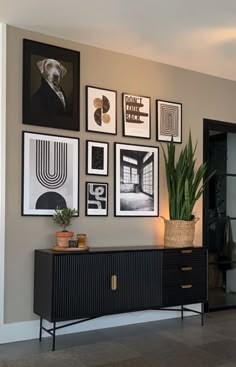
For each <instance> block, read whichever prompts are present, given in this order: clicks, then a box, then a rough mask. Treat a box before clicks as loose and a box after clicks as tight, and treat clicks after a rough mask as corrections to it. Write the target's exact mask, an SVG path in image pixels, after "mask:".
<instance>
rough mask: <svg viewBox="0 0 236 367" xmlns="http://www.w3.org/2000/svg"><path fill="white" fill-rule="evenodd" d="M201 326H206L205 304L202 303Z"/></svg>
mask: <svg viewBox="0 0 236 367" xmlns="http://www.w3.org/2000/svg"><path fill="white" fill-rule="evenodd" d="M201 324H202V326H203V325H204V303H201Z"/></svg>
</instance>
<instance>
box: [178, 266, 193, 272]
mask: <svg viewBox="0 0 236 367" xmlns="http://www.w3.org/2000/svg"><path fill="white" fill-rule="evenodd" d="M180 270H181V271H191V270H193V267H192V266H182V267H181V268H180Z"/></svg>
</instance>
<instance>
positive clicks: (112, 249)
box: [36, 245, 202, 255]
mask: <svg viewBox="0 0 236 367" xmlns="http://www.w3.org/2000/svg"><path fill="white" fill-rule="evenodd" d="M201 248H202V246H194V247H181V248H165V247H163V246H158V245H156V246H114V247H112V246H111V247H89V250H87V251H54V250H53V249H44V250H42V249H38V250H36V251H43V252H45V253H50V254H53V255H62V254H74V255H75V254H77V255H81V254H89V253H97V252H99V253H106V252H124V251H131V252H132V251H160V250H164V251H168V250H187V249H193V250H194V249H201Z"/></svg>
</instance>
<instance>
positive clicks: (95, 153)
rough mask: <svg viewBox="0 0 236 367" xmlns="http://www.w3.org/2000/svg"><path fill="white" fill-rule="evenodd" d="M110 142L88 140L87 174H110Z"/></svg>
mask: <svg viewBox="0 0 236 367" xmlns="http://www.w3.org/2000/svg"><path fill="white" fill-rule="evenodd" d="M108 147H109V144H108V143H104V142H101V141H91V140H86V174H87V175H101V176H108Z"/></svg>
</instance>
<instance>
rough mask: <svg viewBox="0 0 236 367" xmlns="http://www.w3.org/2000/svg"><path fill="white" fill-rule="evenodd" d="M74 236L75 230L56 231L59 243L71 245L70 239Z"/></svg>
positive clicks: (66, 245) (63, 245) (60, 244)
mask: <svg viewBox="0 0 236 367" xmlns="http://www.w3.org/2000/svg"><path fill="white" fill-rule="evenodd" d="M73 237H74V232H56V238H57V245H58V246H59V247H69V241H70V240H71V239H72V238H73Z"/></svg>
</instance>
